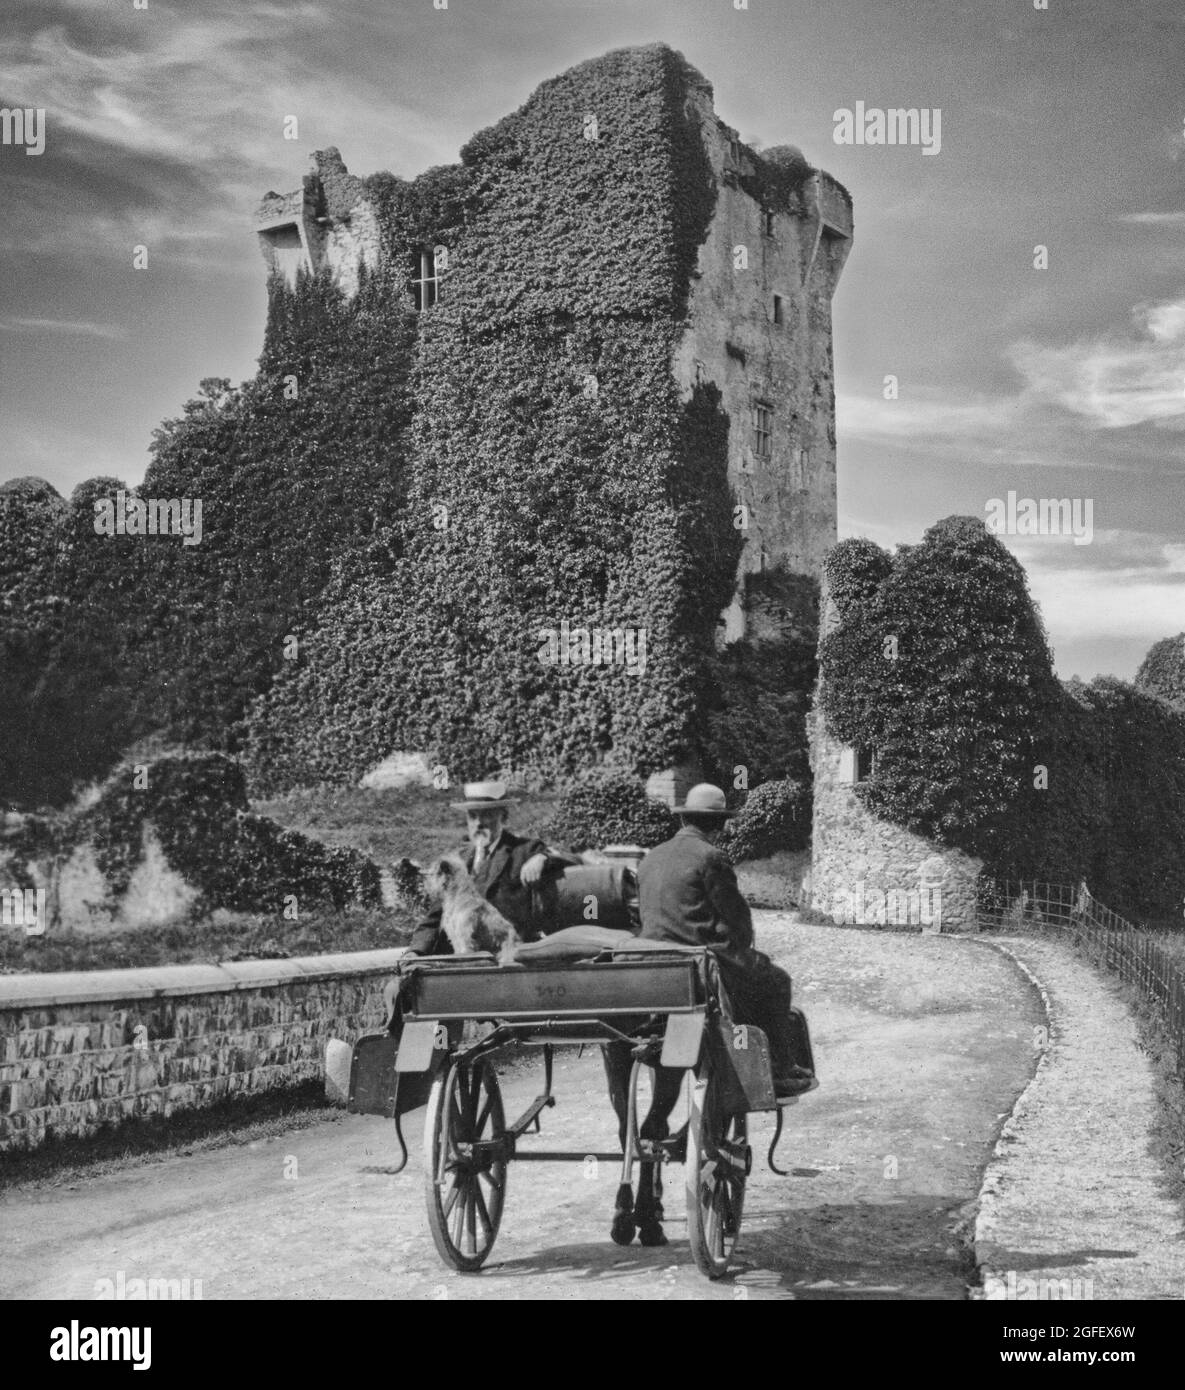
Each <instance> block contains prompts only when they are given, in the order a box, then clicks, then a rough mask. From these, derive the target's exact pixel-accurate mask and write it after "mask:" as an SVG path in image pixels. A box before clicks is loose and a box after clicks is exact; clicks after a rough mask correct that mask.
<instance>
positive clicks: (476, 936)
mask: <svg viewBox="0 0 1185 1390" xmlns="http://www.w3.org/2000/svg"><path fill="white" fill-rule="evenodd" d="M424 887H425V889H426V890H427V892H428V894H429V895H430V896H431V898H432V899H433V900H434V901H436V902H439V903H440V906H441V909H442V910H441V917H440V925H441V927H442V928H443V930H444V934H445V936H447V937H448V940H449V945H450V946H452V948H453V951H454V952H455V953H456V954H457V955H459V956H463V955H469V954H471V953H472V952H474V951H489V952H490V953H491V954H492V955H496V956H497V957H498V958H499V961H500V963H501V964H502V965H509V964H510V963H511V961H513V959H514V948H515V947H516V946H517V945H518V944H519V935H518V932H517V931H515V929H514V924H513V923H512V922H508V921H507V920H506V918H505V917H503V916H502V914H501V913H500V912H499V911H498V909H497V908H496V907H495V906H494V905H493V903H490V902H487V901H486V899H485V898H483V897H482V896H481V894H480V893H479V892H478V891H477V888H476V887H475V886H474V883H473V879H472V878H470V876H469V870H468V869H466V867H465V865H464V863H463V861H462V859H461V856H460V855H458V854H446V855H445V856H444V857H443V858H442V859H438V860H437V861H436V863H435V864H433V865H431V866H430V868H429V869H428V872H427V873H426V874H425V875H424Z"/></svg>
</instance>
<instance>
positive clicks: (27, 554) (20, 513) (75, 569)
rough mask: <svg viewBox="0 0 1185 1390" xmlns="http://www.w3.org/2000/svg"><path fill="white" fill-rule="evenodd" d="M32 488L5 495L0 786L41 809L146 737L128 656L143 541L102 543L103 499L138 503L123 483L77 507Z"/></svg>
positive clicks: (89, 490) (108, 481)
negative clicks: (99, 508)
mask: <svg viewBox="0 0 1185 1390" xmlns="http://www.w3.org/2000/svg"><path fill="white" fill-rule="evenodd" d="M32 483H33V480H20V481H19V482H18V484H17V485H15V486H14V487H13V488H11V489H10V490H8V491H7V492H6V493H5V494H3V495H2V496H0V530H2V531H3V534H2V535H0V549H3V550H4V552H5V561H6V563H5V566H4V570H3V572H2V577H0V585H2V586H3V593H4V598H3V600H2V602H3V605H4V618H3V628H2V630H0V645H2V647H3V670H2V671H0V682H3V684H4V686H5V687H6V688H5V690H4V692H3V696H2V700H0V705H2V714H0V719H2V720H3V735H2V739H0V784H2V785H3V788H4V791H5V794H6V796H7V797H8V798H9V799H11V800H13V801H15V802H19V803H23V804H25V805H40V804H56V803H60V802H62V801H64V800H66V799H68V798H69V796H70V794H71V792H72V791H73V789H74V788H75V786H76V785H77V784H78V783H80V782H86V781H90V780H92V779H94V778H96V777H100V776H102V775H103V774H105V773H106V772H107V771H108V770H109V769H110V768H111V767H112V766H113V765H114V763H115V762H116V761H117V759H118V758H119V755H120V752H121V750H122V748H123V747H124V746H125V745H126V743H127V742H129V741H130V740H131V739H133V738H134V737H135V736H136V734H137V732H138V731H139V730H138V727H137V724H136V716H135V706H136V698H135V692H136V688H137V683H138V682H137V675H136V673H135V672H134V671H133V670H132V669H131V667H130V663H129V660H128V651H129V638H130V636H131V634H133V633H134V632H135V630H136V628H137V625H138V622H139V616H140V612H141V601H140V600H141V596H142V593H143V578H144V571H143V552H142V551H138V550H137V543H136V541H135V540H133V539H132V538H130V537H107V536H101V535H96V533H95V527H94V522H95V509H94V503H95V500H96V499H97V498H100V497H106V498H112V499H114V498H115V495H116V493H117V492H118V491H119V490H120V489H123V490H124V491H125V492H127V493H128V495H129V496H133V495H134V493H133V491H132V490H131V489H129V488H127V485H126V484H125V483H122V482H120V481H119V479H117V478H92V479H90V480H89V481H88V482H85V483H80V484H79V486H78V487H77V488H75V490H74V492H73V494H72V495H71V497H70V500H69V502H64V501H63V500H62V499H61V498H60V497H58V495H57V493H56V492H55V491H54V490H53V489H52V488H51V487H50V486H49V485H48V484H47V483H37V484H36V485H35V486H34V485H32ZM10 544H11V546H12V549H11V551H9V548H8V547H9V545H10Z"/></svg>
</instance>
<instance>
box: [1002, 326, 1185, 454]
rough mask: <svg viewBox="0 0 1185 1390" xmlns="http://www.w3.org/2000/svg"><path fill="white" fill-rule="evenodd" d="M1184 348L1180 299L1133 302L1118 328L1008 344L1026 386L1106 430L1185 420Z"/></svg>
mask: <svg viewBox="0 0 1185 1390" xmlns="http://www.w3.org/2000/svg"><path fill="white" fill-rule="evenodd" d="M1183 354H1185V300H1173V301H1168V302H1165V303H1161V304H1141V305H1137V306H1136V307H1135V308H1134V309H1133V310H1132V324H1131V327H1130V328H1128V329H1127V330H1125V331H1122V332H1112V333H1109V334H1106V335H1104V336H1102V337H1098V338H1093V339H1087V340H1083V341H1080V342H1076V343H1071V344H1069V345H1068V346H1066V347H1049V346H1046V345H1043V344H1039V343H1032V342H1022V343H1017V344H1015V345H1014V346H1013V348H1012V350H1011V358H1012V362H1013V365H1014V366H1015V367H1016V369H1017V370H1018V371H1019V372H1020V373H1021V376H1022V377H1023V378H1024V381H1025V388H1026V390H1027V391H1028V392H1030V393H1031V394H1032V395H1033V396H1035V397H1037V398H1039V399H1044V400H1047V401H1051V402H1054V403H1056V404H1057V405H1060V406H1062V407H1063V408H1064V409H1066V410H1068V411H1071V412H1072V413H1073V414H1075V415H1079V416H1082V417H1083V418H1085V419H1086V420H1088V421H1090V422H1091V423H1092V424H1094V425H1096V426H1099V427H1101V428H1104V429H1121V428H1124V427H1125V426H1129V425H1139V424H1143V423H1145V422H1148V421H1151V422H1154V423H1157V424H1160V425H1162V426H1164V425H1168V426H1173V425H1175V422H1178V421H1185V393H1183V392H1182V358H1183Z"/></svg>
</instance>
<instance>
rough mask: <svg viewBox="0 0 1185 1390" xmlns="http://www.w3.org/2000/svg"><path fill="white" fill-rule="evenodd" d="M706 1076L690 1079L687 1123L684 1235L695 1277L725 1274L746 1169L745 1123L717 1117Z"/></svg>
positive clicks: (738, 1219) (716, 1099)
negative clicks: (685, 1224) (686, 1237)
mask: <svg viewBox="0 0 1185 1390" xmlns="http://www.w3.org/2000/svg"><path fill="white" fill-rule="evenodd" d="M718 1102H719V1097H718V1094H717V1091H716V1087H715V1085H714V1083H713V1081H712V1079H711V1076H710V1074H709V1075H708V1076H706V1077H703V1078H699V1079H693V1080H692V1084H691V1113H690V1115H689V1117H688V1122H687V1161H686V1165H685V1169H684V1171H685V1172H686V1175H687V1184H686V1185H687V1236H688V1239H689V1241H690V1242H691V1253H692V1255H693V1256H694V1258H695V1262H696V1264H697V1265H698V1266H699V1270H700V1273H701V1274H706V1275H707V1276H708V1278H709V1279H719V1278H721V1276H722V1275H724V1274H726V1273H727V1272H728V1266H729V1262H730V1261H731V1259H732V1252H733V1248H734V1246H735V1245H736V1243H737V1238H738V1237H739V1236H740V1233H741V1213H742V1211H743V1210H744V1205H745V1179H746V1178H747V1177H748V1174H749V1169H750V1167H751V1166H752V1162H751V1153H750V1149H749V1133H748V1121H747V1119H746V1117H745V1116H744V1115H723V1114H721V1113H720V1108H719V1103H718Z"/></svg>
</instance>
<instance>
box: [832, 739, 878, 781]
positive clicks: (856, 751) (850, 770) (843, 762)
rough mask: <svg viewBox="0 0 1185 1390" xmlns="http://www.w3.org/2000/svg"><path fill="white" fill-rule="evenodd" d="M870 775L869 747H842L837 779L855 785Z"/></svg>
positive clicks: (870, 754) (870, 756)
mask: <svg viewBox="0 0 1185 1390" xmlns="http://www.w3.org/2000/svg"><path fill="white" fill-rule="evenodd" d="M871 776H872V750H871V749H870V748H843V749H841V750H840V754H839V781H841V782H846V783H848V784H850V785H853V786H854V785H855V784H856V783H858V782H867V781H868V779H869V778H870V777H871Z"/></svg>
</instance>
